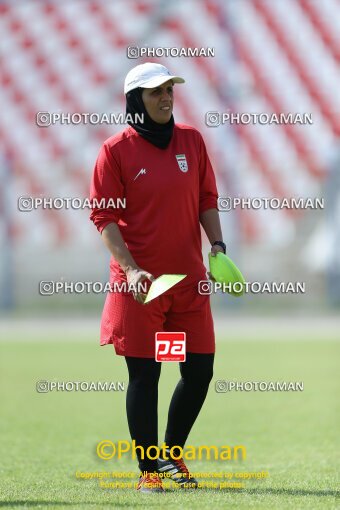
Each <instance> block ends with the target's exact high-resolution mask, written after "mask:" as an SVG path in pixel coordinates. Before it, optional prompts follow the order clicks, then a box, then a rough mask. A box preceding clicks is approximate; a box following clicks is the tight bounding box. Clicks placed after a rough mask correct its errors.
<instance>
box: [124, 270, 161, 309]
mask: <svg viewBox="0 0 340 510" xmlns="http://www.w3.org/2000/svg"><path fill="white" fill-rule="evenodd" d="M125 274H126V280H127V283H128V287H130V286H131V287H133V288H134V289H135V291H132V294H133V297H134V299H135V300H136V301H138V303H141V304H143V303H144V301H145V298H146V294H144V293H142V292H138V287H139V284H141V283H142V282H143V281H144V280H150V281H151V282H153V281H154V280H155V278H154V276H153V275H152V274H151V273H148V272H147V271H144V270H143V269H141V268H140V267H137V266H136V267H131V266H128V267H127V268H126V269H125Z"/></svg>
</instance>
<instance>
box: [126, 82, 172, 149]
mask: <svg viewBox="0 0 340 510" xmlns="http://www.w3.org/2000/svg"><path fill="white" fill-rule="evenodd" d="M142 92H143V89H142V88H141V87H139V88H137V89H133V90H131V91H130V92H128V93H127V94H126V113H128V114H131V117H132V120H133V121H134V120H135V114H138V115H141V114H142V113H143V114H144V123H142V122H140V121H138V122H136V123H135V122H133V121H128V124H130V126H131V127H133V129H135V130H136V131H137V133H138V134H139V135H140V136H142V137H143V138H145V140H147V141H148V142H150V143H152V144H153V145H156V147H159V148H160V149H166V148H167V146H168V145H169V143H170V140H171V137H172V133H173V130H174V125H175V121H174V117H173V115H171V119H170V120H169V122H167V123H166V124H159V123H158V122H155V121H153V120H152V119H151V117H150V115H149V114H148V112H147V111H146V108H145V106H144V103H143V99H142Z"/></svg>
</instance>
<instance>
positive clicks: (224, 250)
mask: <svg viewBox="0 0 340 510" xmlns="http://www.w3.org/2000/svg"><path fill="white" fill-rule="evenodd" d="M215 244H217V246H221V248H222V250H223V253H224V255H225V252H226V251H227V247H226V245H225V244H224V242H223V241H215V242H214V243H212V246H215Z"/></svg>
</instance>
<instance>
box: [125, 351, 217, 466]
mask: <svg viewBox="0 0 340 510" xmlns="http://www.w3.org/2000/svg"><path fill="white" fill-rule="evenodd" d="M125 359H126V363H127V366H128V370H129V386H128V390H127V395H126V411H127V418H128V423H129V429H130V435H131V439H134V440H135V441H136V445H139V446H142V447H143V448H144V452H146V449H147V448H148V447H149V446H151V445H153V446H157V445H158V415H157V404H158V381H159V376H160V373H161V363H157V362H156V361H155V360H154V359H150V358H132V357H125ZM213 364H214V354H193V353H187V355H186V361H185V362H184V363H180V364H179V365H180V371H181V379H180V381H179V383H178V384H177V386H176V389H175V391H174V394H173V396H172V399H171V403H170V407H169V414H168V423H167V428H166V433H165V443H166V444H167V445H168V446H169V447H170V448H171V447H172V446H181V447H182V448H183V447H184V444H185V441H186V440H187V437H188V435H189V432H190V430H191V428H192V426H193V424H194V423H195V420H196V418H197V416H198V414H199V412H200V410H201V407H202V405H203V402H204V400H205V397H206V395H207V392H208V387H209V383H210V381H211V379H212V376H213ZM150 453H151V455H152V456H154V455H155V452H154V450H152V451H151V452H150ZM176 455H177V452H176ZM137 457H138V460H139V468H140V470H141V471H150V472H153V471H157V461H156V460H151V459H147V458H146V455H145V458H144V460H143V459H141V456H140V450H139V449H137Z"/></svg>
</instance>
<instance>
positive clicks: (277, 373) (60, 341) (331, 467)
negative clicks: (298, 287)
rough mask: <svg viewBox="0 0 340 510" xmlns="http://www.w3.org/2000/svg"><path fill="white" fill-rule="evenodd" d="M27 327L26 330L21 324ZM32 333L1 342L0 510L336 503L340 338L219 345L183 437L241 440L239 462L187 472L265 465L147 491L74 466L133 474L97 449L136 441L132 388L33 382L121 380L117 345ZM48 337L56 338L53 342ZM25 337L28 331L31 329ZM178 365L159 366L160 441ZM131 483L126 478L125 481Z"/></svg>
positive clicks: (197, 465) (194, 465)
mask: <svg viewBox="0 0 340 510" xmlns="http://www.w3.org/2000/svg"><path fill="white" fill-rule="evenodd" d="M23 334H24V332H23ZM49 336H50V339H49V340H48V341H43V340H42V339H41V337H39V338H38V339H37V340H36V341H34V340H33V338H32V339H30V338H29V337H28V338H27V339H24V337H21V338H22V340H21V339H20V338H10V337H9V338H7V339H4V340H5V341H4V342H3V343H1V344H0V349H1V379H2V381H1V443H2V445H1V473H0V474H1V476H0V506H2V507H5V508H16V509H18V508H48V509H53V508H55V509H62V508H66V509H72V508H75V509H81V508H88V509H92V508H110V507H111V508H124V509H129V508H141V509H142V508H151V507H152V508H160V507H166V508H174V509H186V508H211V509H212V508H215V507H218V508H236V509H249V508H251V509H253V508H268V509H276V508H277V509H282V508H290V509H300V508H301V509H305V508H311V509H318V508H320V509H325V508H327V509H328V508H336V495H337V489H338V480H337V477H336V468H337V467H338V468H339V464H337V463H338V457H339V455H338V451H337V446H338V440H337V431H338V424H339V420H338V418H339V415H338V414H337V413H336V408H337V401H338V395H339V392H338V391H337V389H338V388H337V386H336V384H337V380H338V371H337V365H338V363H337V360H338V356H339V343H338V342H336V341H333V340H330V339H327V334H326V333H325V335H324V337H323V338H322V339H320V341H318V340H315V339H314V340H312V341H308V340H307V339H306V338H301V336H298V335H297V337H296V338H293V337H292V338H289V339H285V338H280V333H279V331H273V341H265V340H264V341H261V340H259V341H246V340H239V339H235V338H228V339H227V338H221V339H219V341H218V350H217V355H216V364H215V375H214V379H213V383H212V385H211V387H210V391H209V394H208V398H207V401H206V403H205V406H204V408H203V411H202V413H201V414H200V416H199V419H198V421H197V422H196V424H195V427H194V429H193V431H192V433H191V435H190V437H189V441H188V444H192V445H196V446H198V445H202V444H208V445H212V444H215V445H217V446H221V445H223V444H227V445H239V444H242V445H245V447H246V449H247V459H246V460H244V461H215V460H211V461H206V460H205V461H199V460H196V461H191V462H190V461H188V462H187V463H188V465H189V467H190V468H191V470H192V471H210V472H219V471H223V472H227V471H228V472H234V473H235V472H241V471H242V472H253V471H268V472H269V477H268V478H267V479H265V480H252V481H248V482H245V488H244V489H241V490H237V489H224V490H216V489H202V490H196V491H192V490H191V491H183V490H180V489H172V490H170V489H169V490H168V491H167V493H166V494H160V495H157V494H156V495H155V494H152V495H143V494H139V493H137V491H136V490H135V489H102V488H100V487H99V485H98V480H79V479H76V476H75V473H76V471H82V472H98V471H106V472H107V471H132V470H134V471H135V472H136V480H137V476H138V469H137V466H136V464H135V462H133V461H132V460H131V459H128V458H124V459H121V460H110V461H104V460H101V459H99V458H98V457H97V456H96V453H95V449H96V444H97V443H98V442H99V441H101V440H103V439H110V440H112V441H113V442H116V441H118V440H123V439H126V440H129V434H128V428H127V423H126V417H125V392H87V393H85V392H80V391H78V392H55V391H54V392H50V393H46V394H39V393H37V392H36V389H35V383H36V381H38V380H43V379H46V380H49V381H57V380H58V381H92V380H93V381H125V382H126V383H127V374H126V371H125V365H124V360H123V359H122V358H120V357H117V356H115V355H114V353H113V349H112V347H111V346H107V347H102V348H100V347H99V346H98V344H97V343H96V341H93V339H91V338H89V336H90V335H88V336H87V337H84V338H83V339H81V338H73V339H72V338H71V337H70V338H68V336H67V335H66V334H65V336H61V337H60V338H59V337H56V338H53V331H49ZM51 337H52V338H51ZM25 338H26V337H25ZM177 374H178V367H177V365H171V366H170V364H167V365H164V364H163V368H162V377H161V384H160V411H159V415H160V420H159V421H160V423H159V431H160V435H159V436H160V442H161V441H162V440H163V431H164V428H165V419H166V411H167V405H168V403H169V399H170V395H171V392H172V390H173V388H174V386H175V384H176V383H177V379H178V376H177ZM218 379H229V380H237V381H249V380H253V381H261V380H265V381H270V380H273V381H277V380H286V381H290V380H292V381H303V382H304V391H303V392H287V393H282V392H281V393H278V392H233V393H231V392H230V393H216V392H215V389H214V381H216V380H218ZM127 481H128V480H127Z"/></svg>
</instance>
